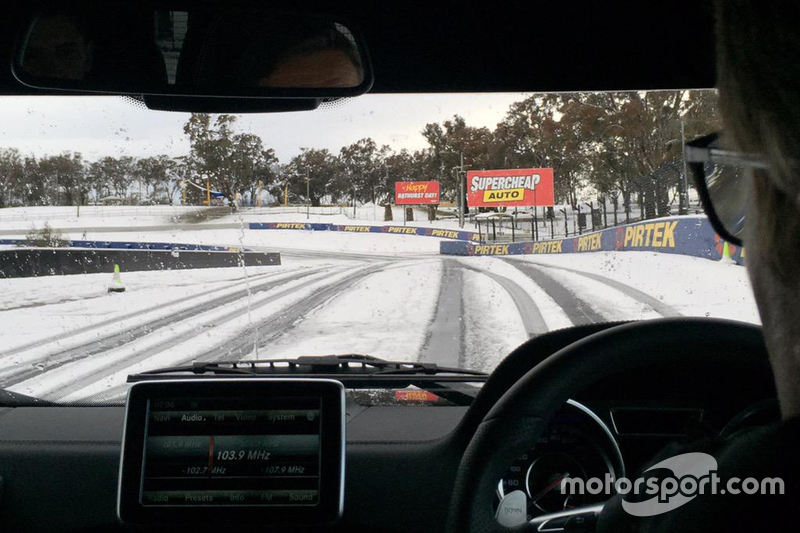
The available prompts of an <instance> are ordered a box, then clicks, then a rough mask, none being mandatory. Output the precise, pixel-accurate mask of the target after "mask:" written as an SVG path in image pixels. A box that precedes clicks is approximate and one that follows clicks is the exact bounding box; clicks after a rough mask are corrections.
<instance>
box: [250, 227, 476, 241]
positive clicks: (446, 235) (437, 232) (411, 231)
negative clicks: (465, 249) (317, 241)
mask: <svg viewBox="0 0 800 533" xmlns="http://www.w3.org/2000/svg"><path fill="white" fill-rule="evenodd" d="M250 229H252V230H305V231H341V232H346V233H385V234H388V235H417V236H420V237H437V238H439V239H452V240H457V241H471V242H480V235H479V234H478V233H476V232H473V231H458V230H451V229H442V228H420V227H416V226H366V225H357V224H318V223H310V222H305V223H303V222H252V223H250Z"/></svg>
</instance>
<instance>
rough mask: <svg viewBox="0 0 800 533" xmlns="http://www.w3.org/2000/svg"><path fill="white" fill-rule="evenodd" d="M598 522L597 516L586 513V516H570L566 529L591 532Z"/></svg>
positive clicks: (565, 525)
mask: <svg viewBox="0 0 800 533" xmlns="http://www.w3.org/2000/svg"><path fill="white" fill-rule="evenodd" d="M596 521H597V516H596V515H595V514H593V513H586V514H578V515H574V516H570V517H569V518H568V519H567V522H566V524H564V529H568V530H572V531H575V530H587V531H588V530H591V529H592V528H593V527H594V525H595V522H596Z"/></svg>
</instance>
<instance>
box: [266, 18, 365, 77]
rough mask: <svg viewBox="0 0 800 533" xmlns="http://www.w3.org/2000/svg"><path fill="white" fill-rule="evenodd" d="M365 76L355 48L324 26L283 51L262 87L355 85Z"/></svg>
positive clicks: (341, 36)
mask: <svg viewBox="0 0 800 533" xmlns="http://www.w3.org/2000/svg"><path fill="white" fill-rule="evenodd" d="M363 79H364V73H363V71H362V69H361V63H360V61H359V57H358V51H357V50H356V48H355V46H354V45H353V44H352V43H350V42H349V41H348V40H347V38H346V37H345V36H344V35H342V34H341V33H339V32H338V31H337V30H335V29H333V28H329V29H324V30H321V31H319V32H318V33H316V34H315V35H312V36H310V37H308V38H307V39H305V40H304V41H301V42H298V43H296V44H295V45H294V46H291V47H289V48H288V49H287V50H285V51H284V52H283V53H282V54H281V55H280V56H279V58H278V60H277V61H276V62H275V65H274V66H273V68H272V70H271V72H269V73H268V74H267V75H265V76H263V77H262V78H261V79H260V80H259V81H258V85H259V86H261V87H307V88H324V87H358V86H359V85H360V84H361V82H362V81H363Z"/></svg>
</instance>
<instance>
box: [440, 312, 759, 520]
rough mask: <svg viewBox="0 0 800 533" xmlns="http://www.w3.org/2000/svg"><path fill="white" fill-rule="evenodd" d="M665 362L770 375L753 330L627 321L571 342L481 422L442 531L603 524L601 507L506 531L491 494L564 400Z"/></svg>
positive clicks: (735, 325) (701, 322) (695, 322)
mask: <svg viewBox="0 0 800 533" xmlns="http://www.w3.org/2000/svg"><path fill="white" fill-rule="evenodd" d="M532 356H533V354H532ZM665 361H668V362H669V363H670V364H671V365H676V366H678V365H681V366H685V367H686V368H692V365H698V362H702V363H703V364H704V365H709V364H711V365H714V366H713V367H714V368H720V369H730V367H731V366H741V367H744V369H745V370H746V371H748V372H753V373H755V374H750V375H760V376H764V375H770V376H771V371H770V369H769V362H768V358H767V353H766V348H765V346H764V340H763V337H762V334H761V328H760V327H758V326H755V325H751V324H743V323H739V322H732V321H727V320H717V319H708V318H704V319H701V318H667V319H658V320H650V321H644V322H631V323H628V324H624V325H621V326H617V327H613V328H610V329H607V330H605V331H601V332H600V333H596V334H594V335H590V336H588V337H586V338H584V339H582V340H580V341H578V342H575V343H574V344H571V345H569V346H567V347H565V348H563V349H562V350H560V351H558V352H556V353H555V354H553V355H552V356H550V357H548V358H547V359H545V360H544V361H543V362H541V363H540V364H538V365H537V366H535V367H534V368H533V369H531V370H530V371H529V372H528V373H526V374H525V375H523V376H522V377H521V378H520V379H519V380H518V381H517V382H516V383H515V384H514V385H513V386H512V387H511V388H510V389H509V390H508V391H507V392H506V393H505V394H504V395H503V396H502V397H501V398H500V399H499V400H498V401H497V403H495V405H494V407H493V408H492V409H491V410H490V411H489V413H488V414H487V415H486V416H485V417H484V419H483V421H482V422H481V423H480V425H479V426H478V428H477V430H476V431H475V433H474V434H473V436H472V440H471V441H470V443H469V445H468V446H467V448H466V451H465V452H464V455H463V457H462V459H461V463H460V465H459V468H458V474H457V476H456V482H455V486H454V488H453V493H452V496H451V503H450V511H449V515H448V522H447V526H448V527H447V531H449V532H450V533H463V532H475V533H477V532H508V531H538V528H539V526H540V525H541V524H543V523H544V522H547V521H548V520H549V521H550V524H552V525H553V526H555V525H556V522H558V521H562V522H563V520H565V518H564V517H569V516H570V515H574V514H582V515H583V519H585V520H586V521H587V523H588V524H591V523H595V522H596V521H597V520H598V518H599V519H600V520H603V519H604V516H601V512H602V510H603V504H600V505H595V506H592V507H586V508H583V509H576V510H571V511H565V512H562V513H555V514H552V515H543V516H539V517H536V518H534V520H532V521H531V522H528V523H526V524H523V525H522V526H517V527H515V528H509V527H506V526H503V525H501V524H500V523H499V522H498V521H497V519H495V515H494V512H493V509H492V503H493V498H494V494H495V488H496V487H497V482H498V480H499V479H501V478H502V476H503V475H504V474H505V472H506V470H507V469H508V466H509V465H510V464H511V463H512V462H513V461H514V460H515V459H516V458H517V457H519V456H520V455H522V454H523V453H525V451H526V450H528V449H529V448H530V447H531V443H535V442H536V440H537V438H538V437H539V436H540V435H541V434H542V432H543V431H544V429H545V428H546V427H547V425H548V423H549V422H550V420H551V419H552V418H553V417H554V416H555V414H556V412H557V411H558V410H559V409H561V408H562V406H563V405H564V403H565V402H566V401H567V400H568V399H570V398H575V397H576V396H577V395H579V394H580V393H581V392H582V391H584V390H585V389H587V388H588V387H590V386H592V385H593V384H596V383H598V382H600V381H602V380H604V379H607V378H610V377H613V376H615V375H619V374H624V373H626V372H630V371H633V370H636V369H641V368H644V367H648V366H649V367H654V366H656V365H663V364H664V363H665ZM717 365H719V366H717ZM764 372H767V373H768V374H764ZM709 378H711V379H713V377H712V376H709ZM550 524H548V526H547V527H548V528H549V527H550Z"/></svg>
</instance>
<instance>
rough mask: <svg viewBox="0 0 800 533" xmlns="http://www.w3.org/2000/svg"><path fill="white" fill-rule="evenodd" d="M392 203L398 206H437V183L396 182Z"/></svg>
mask: <svg viewBox="0 0 800 533" xmlns="http://www.w3.org/2000/svg"><path fill="white" fill-rule="evenodd" d="M394 203H395V204H398V205H419V204H438V203H439V182H438V181H396V182H394Z"/></svg>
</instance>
